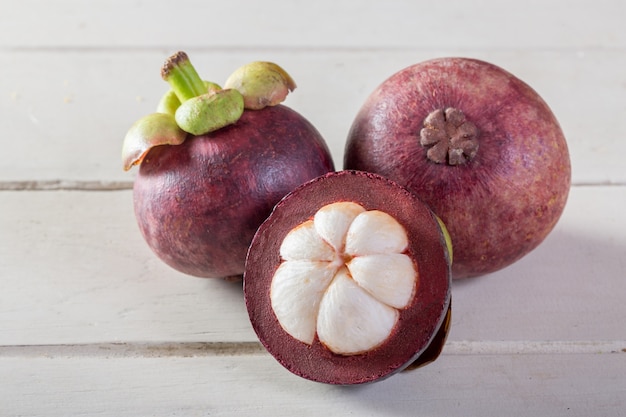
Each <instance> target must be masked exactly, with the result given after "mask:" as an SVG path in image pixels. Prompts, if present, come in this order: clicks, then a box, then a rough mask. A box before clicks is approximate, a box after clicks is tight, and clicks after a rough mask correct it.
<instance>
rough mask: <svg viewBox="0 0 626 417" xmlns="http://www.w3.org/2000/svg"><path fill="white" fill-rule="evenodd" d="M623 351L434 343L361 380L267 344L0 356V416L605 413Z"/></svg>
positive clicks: (614, 412) (618, 388)
mask: <svg viewBox="0 0 626 417" xmlns="http://www.w3.org/2000/svg"><path fill="white" fill-rule="evenodd" d="M625 373H626V361H625V360H624V353H615V354H571V355H553V354H538V355H534V354H532V355H462V354H461V355H443V356H441V357H440V358H439V359H438V360H437V361H436V362H435V363H433V364H430V365H428V366H426V367H424V368H421V369H418V370H415V371H411V372H404V373H401V374H399V375H396V376H392V377H391V378H389V379H387V380H384V381H381V382H377V383H374V384H370V385H366V386H357V387H335V386H329V385H322V384H317V383H313V382H310V381H307V380H304V379H302V378H299V377H296V376H294V375H292V374H291V373H289V372H288V371H286V370H285V369H284V368H282V367H281V366H280V365H279V364H278V363H277V362H276V361H275V360H274V359H273V358H271V357H270V356H269V355H267V354H258V355H251V356H214V357H175V356H174V357H173V356H167V357H162V358H159V357H157V358H154V357H151V358H136V357H132V358H106V357H76V356H73V357H38V358H31V357H29V358H21V357H0V380H2V381H3V382H2V390H0V404H1V407H2V415H4V416H9V417H11V416H22V417H29V416H42V415H45V416H50V417H54V416H63V417H67V416H79V415H80V416H83V415H100V414H102V415H115V416H118V417H124V416H138V415H150V416H174V415H185V416H195V415H203V416H204V415H211V416H241V415H255V416H260V417H261V416H272V417H281V416H285V417H287V416H293V415H294V414H296V413H297V414H298V415H300V416H304V417H306V416H320V415H328V416H346V415H358V416H365V417H369V416H421V415H424V416H468V415H494V416H495V415H502V416H504V415H506V416H512V417H514V416H520V417H521V416H524V417H525V416H528V415H541V416H546V417H552V416H572V417H576V416H578V417H588V416H595V417H609V416H611V417H616V416H619V415H623V413H624V411H626V395H624V394H626V378H624V374H625Z"/></svg>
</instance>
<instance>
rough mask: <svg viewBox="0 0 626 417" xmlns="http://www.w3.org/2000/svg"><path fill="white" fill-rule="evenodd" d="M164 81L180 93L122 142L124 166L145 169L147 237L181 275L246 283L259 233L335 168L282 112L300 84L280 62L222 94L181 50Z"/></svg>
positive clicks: (311, 132)
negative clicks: (288, 201)
mask: <svg viewBox="0 0 626 417" xmlns="http://www.w3.org/2000/svg"><path fill="white" fill-rule="evenodd" d="M162 75H163V78H164V79H166V80H167V81H168V82H169V83H170V85H171V86H172V90H171V91H170V92H168V93H167V94H166V95H165V96H164V98H163V99H162V101H161V103H160V105H159V112H157V113H154V114H151V115H149V116H146V117H144V118H142V119H141V120H139V121H138V122H137V123H136V124H135V125H134V126H133V127H132V128H131V129H130V130H129V132H128V134H127V136H126V139H125V142H124V149H123V162H124V166H125V168H126V169H129V168H130V167H131V166H132V165H135V164H140V167H139V172H138V174H137V177H136V179H135V182H134V187H133V201H134V208H135V216H136V219H137V223H138V225H139V229H140V230H141V233H142V234H143V237H144V238H145V240H146V242H147V243H148V245H149V246H150V248H151V249H152V250H153V251H154V252H155V253H156V254H157V255H158V257H159V258H161V259H162V260H163V261H165V262H166V263H167V264H168V265H170V266H172V267H173V268H175V269H177V270H179V271H181V272H184V273H186V274H189V275H193V276H198V277H213V278H226V277H233V276H241V275H242V274H243V272H244V264H245V257H246V253H247V250H248V246H249V245H250V242H251V241H252V237H253V236H254V233H255V232H256V230H257V228H258V227H259V225H260V224H261V223H262V222H263V220H265V218H266V217H267V216H268V215H269V213H270V211H271V210H272V207H273V206H274V205H275V204H276V203H277V202H278V201H279V200H280V199H281V198H282V197H284V196H285V195H286V194H287V193H288V192H290V191H292V190H293V189H294V188H296V187H297V186H299V185H300V184H302V183H304V182H307V181H308V180H310V179H312V178H315V177H317V176H319V175H322V174H324V173H327V172H329V171H333V170H334V166H333V161H332V158H331V155H330V151H329V149H328V147H327V145H326V143H325V141H324V139H323V138H322V136H321V135H320V133H319V132H318V131H317V130H316V129H315V127H314V126H313V125H312V124H311V123H310V122H308V121H307V120H306V119H305V118H304V117H303V116H302V115H300V114H299V113H297V112H295V111H294V110H292V109H289V108H288V107H286V106H284V105H281V104H279V103H280V102H282V101H283V99H284V98H285V96H286V95H287V93H288V91H290V90H293V89H294V88H295V83H294V82H293V80H292V79H291V78H290V77H289V76H288V75H287V73H286V72H284V70H282V68H280V67H278V66H277V65H275V64H272V63H267V62H256V63H252V64H249V65H247V66H244V67H242V68H241V69H239V70H237V71H236V72H235V73H233V76H231V77H230V78H229V80H227V81H226V85H225V88H221V87H219V86H218V85H216V84H214V83H208V82H203V81H202V80H201V79H200V78H199V77H198V76H197V73H196V72H195V69H194V68H193V66H192V65H191V63H190V62H189V59H188V57H187V55H186V54H184V53H182V52H179V53H177V54H175V55H173V56H172V57H170V58H169V59H168V60H167V61H166V64H165V66H164V68H163V70H162Z"/></svg>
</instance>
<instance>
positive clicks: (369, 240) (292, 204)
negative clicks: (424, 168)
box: [244, 171, 452, 385]
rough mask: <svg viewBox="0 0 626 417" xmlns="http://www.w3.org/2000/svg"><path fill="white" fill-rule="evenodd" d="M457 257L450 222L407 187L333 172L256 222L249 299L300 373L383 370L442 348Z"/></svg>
mask: <svg viewBox="0 0 626 417" xmlns="http://www.w3.org/2000/svg"><path fill="white" fill-rule="evenodd" d="M451 260H452V250H451V244H450V240H449V238H448V237H447V231H446V230H445V226H444V225H443V223H442V222H441V221H440V220H439V219H438V218H437V217H436V216H435V215H434V214H433V213H432V211H431V210H430V209H429V208H428V207H427V206H426V205H425V204H424V203H422V202H421V201H420V200H419V199H418V198H417V197H416V196H415V195H414V194H412V193H411V192H409V191H408V190H407V189H406V188H404V187H402V186H400V185H398V184H397V183H395V182H392V181H390V180H388V179H386V178H384V177H381V176H379V175H376V174H371V173H365V172H361V171H341V172H333V173H329V174H326V175H323V176H321V177H318V178H316V179H314V180H312V181H310V182H308V183H306V184H304V185H303V186H301V187H298V188H297V189H295V190H294V191H293V192H291V193H289V194H288V195H287V196H286V197H285V198H284V199H283V200H281V202H280V203H279V204H278V205H277V206H276V207H275V208H274V210H273V212H272V214H271V215H270V216H269V218H268V219H267V220H266V221H265V222H264V223H263V224H262V225H261V227H260V228H259V230H258V231H257V233H256V235H255V237H254V239H253V241H252V244H251V246H250V249H249V251H248V256H247V260H246V270H245V274H244V294H245V300H246V306H247V309H248V313H249V316H250V320H251V323H252V326H253V328H254V330H255V332H256V333H257V335H258V337H259V339H260V341H261V343H262V344H263V345H264V346H265V347H266V349H267V350H268V351H269V352H270V353H271V354H272V355H273V356H274V357H275V358H276V359H277V360H278V362H279V363H281V364H282V365H283V366H284V367H286V368H287V369H288V370H290V371H291V372H293V373H294V374H296V375H299V376H301V377H303V378H306V379H310V380H313V381H318V382H323V383H328V384H338V385H351V384H362V383H367V382H373V381H378V380H381V379H383V378H385V377H388V376H390V375H392V374H394V373H396V372H398V371H401V370H403V369H405V368H407V367H411V368H414V367H417V366H420V365H423V364H425V363H428V362H431V361H433V360H434V359H436V358H437V356H438V355H439V353H440V351H441V348H442V347H443V344H444V342H445V338H446V334H447V331H448V328H449V323H450V305H451V304H450V302H451V301H450V298H451V297H450V279H451V278H450V277H451V275H450V264H451Z"/></svg>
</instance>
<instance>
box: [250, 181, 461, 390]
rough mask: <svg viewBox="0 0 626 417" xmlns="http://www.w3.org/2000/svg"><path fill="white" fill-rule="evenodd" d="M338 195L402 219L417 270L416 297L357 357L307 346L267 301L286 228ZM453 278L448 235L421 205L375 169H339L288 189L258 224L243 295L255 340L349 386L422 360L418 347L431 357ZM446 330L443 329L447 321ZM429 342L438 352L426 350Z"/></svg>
mask: <svg viewBox="0 0 626 417" xmlns="http://www.w3.org/2000/svg"><path fill="white" fill-rule="evenodd" d="M338 201H352V202H355V203H358V204H360V205H361V206H363V207H364V208H365V209H366V210H375V209H378V210H383V211H385V212H387V213H388V214H390V215H391V216H393V217H394V218H395V219H396V220H397V221H398V222H399V223H400V224H402V225H403V226H404V227H405V228H406V230H407V235H408V238H409V248H408V249H407V251H406V253H408V254H409V256H411V258H412V259H414V261H415V265H416V269H417V271H418V274H419V277H418V284H417V290H416V296H415V298H414V299H413V301H412V302H411V304H410V305H409V306H408V307H407V308H406V309H403V310H400V319H399V322H398V324H397V326H396V328H395V329H394V331H393V334H392V335H391V336H390V337H389V338H388V339H387V340H386V341H385V342H384V343H383V344H382V345H381V346H379V347H377V348H376V349H375V350H372V351H370V352H367V353H365V354H361V355H355V356H343V355H338V354H335V353H332V352H331V351H330V350H328V349H327V348H326V347H325V346H324V345H323V344H322V343H320V341H319V340H318V338H317V337H316V338H315V340H314V342H313V344H312V345H310V346H309V345H308V344H306V343H303V342H300V341H298V340H296V339H294V338H293V337H292V336H290V335H289V334H288V333H286V332H285V331H284V330H283V328H282V327H281V325H280V323H279V322H278V319H277V318H276V316H275V314H274V312H273V310H272V307H271V301H270V285H271V282H272V277H273V275H274V273H275V271H276V269H277V268H278V266H279V265H280V263H281V258H280V254H279V249H280V245H281V243H282V241H283V240H284V238H285V236H286V235H287V233H288V232H289V231H290V230H292V229H293V228H294V227H296V226H297V225H299V224H301V223H303V222H304V221H306V220H309V219H311V218H312V217H313V215H314V214H315V212H316V211H317V210H318V209H320V208H321V207H323V206H324V205H326V204H330V203H334V202H338ZM373 238H375V237H373ZM450 280H451V278H450V266H449V258H448V252H447V246H446V243H445V239H444V236H443V234H442V231H441V229H440V227H439V224H438V222H437V220H436V218H435V216H434V215H433V213H432V212H431V211H430V210H429V209H428V207H426V205H424V204H423V203H422V202H421V201H420V200H419V199H418V198H417V197H416V196H415V195H413V194H412V193H410V192H409V191H408V190H406V189H405V188H404V187H401V186H399V185H398V184H396V183H394V182H392V181H390V180H388V179H386V178H383V177H380V176H378V175H376V174H372V173H365V172H358V171H340V172H335V173H329V174H326V175H324V176H321V177H319V178H316V179H314V180H312V181H310V182H308V183H306V184H304V185H302V186H301V187H299V188H297V189H296V190H294V191H293V192H291V193H290V194H288V195H287V196H286V197H285V198H284V199H283V200H282V201H281V202H280V203H279V204H278V205H277V206H276V208H275V209H274V210H273V212H272V214H271V215H270V217H269V218H268V219H267V220H266V221H265V222H264V223H263V224H262V225H261V227H260V228H259V230H258V232H257V233H256V235H255V237H254V239H253V241H252V244H251V246H250V250H249V253H248V259H247V261H246V272H245V274H244V296H245V301H246V307H247V309H248V314H249V316H250V322H251V323H252V327H253V328H254V330H255V332H256V334H257V336H258V337H259V340H260V341H261V343H262V344H263V345H264V346H265V348H266V349H267V350H268V351H269V352H270V353H271V354H272V355H273V356H274V357H275V358H276V360H277V361H278V362H279V363H281V364H282V365H283V366H284V367H285V368H287V369H288V370H289V371H291V372H292V373H294V374H296V375H298V376H301V377H303V378H306V379H309V380H313V381H317V382H322V383H327V384H335V385H353V384H363V383H369V382H374V381H380V380H382V379H384V378H386V377H389V376H391V375H393V374H395V373H396V372H399V371H401V370H403V369H405V368H407V367H408V366H410V365H412V364H413V363H414V362H415V361H419V357H420V355H421V354H423V353H424V354H425V355H428V356H429V358H428V359H427V360H429V361H432V360H434V358H436V356H437V355H438V353H439V350H440V348H441V346H443V343H444V341H445V334H442V333H444V332H439V330H441V328H442V326H443V324H444V321H445V320H446V318H447V317H448V319H449V316H448V314H449V307H450V299H451V296H450V284H451V282H450ZM444 330H445V331H446V332H447V326H446V327H445V329H444ZM433 341H434V342H433ZM431 342H433V344H435V345H437V346H436V348H437V350H438V351H436V352H429V353H428V354H426V353H425V352H427V348H428V347H429V345H430V344H431ZM431 355H432V356H431ZM433 356H434V357H433ZM420 362H421V361H420Z"/></svg>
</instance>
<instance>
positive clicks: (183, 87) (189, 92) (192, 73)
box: [161, 51, 207, 103]
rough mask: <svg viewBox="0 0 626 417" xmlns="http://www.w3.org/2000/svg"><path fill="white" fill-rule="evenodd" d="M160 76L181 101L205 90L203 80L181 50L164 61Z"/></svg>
mask: <svg viewBox="0 0 626 417" xmlns="http://www.w3.org/2000/svg"><path fill="white" fill-rule="evenodd" d="M161 77H162V78H163V79H164V80H165V81H167V82H168V83H169V84H170V86H171V87H172V89H173V90H174V93H176V96H177V97H178V99H179V100H180V101H181V103H184V102H185V101H187V100H189V99H190V98H193V97H197V96H199V95H201V94H204V93H206V92H207V89H206V86H205V83H204V81H202V79H201V78H200V76H199V75H198V73H197V72H196V69H195V68H194V67H193V65H191V61H190V60H189V57H188V56H187V54H186V53H184V52H182V51H179V52H176V53H175V54H174V55H172V56H170V57H169V58H168V59H167V60H166V61H165V64H163V67H162V68H161Z"/></svg>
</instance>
